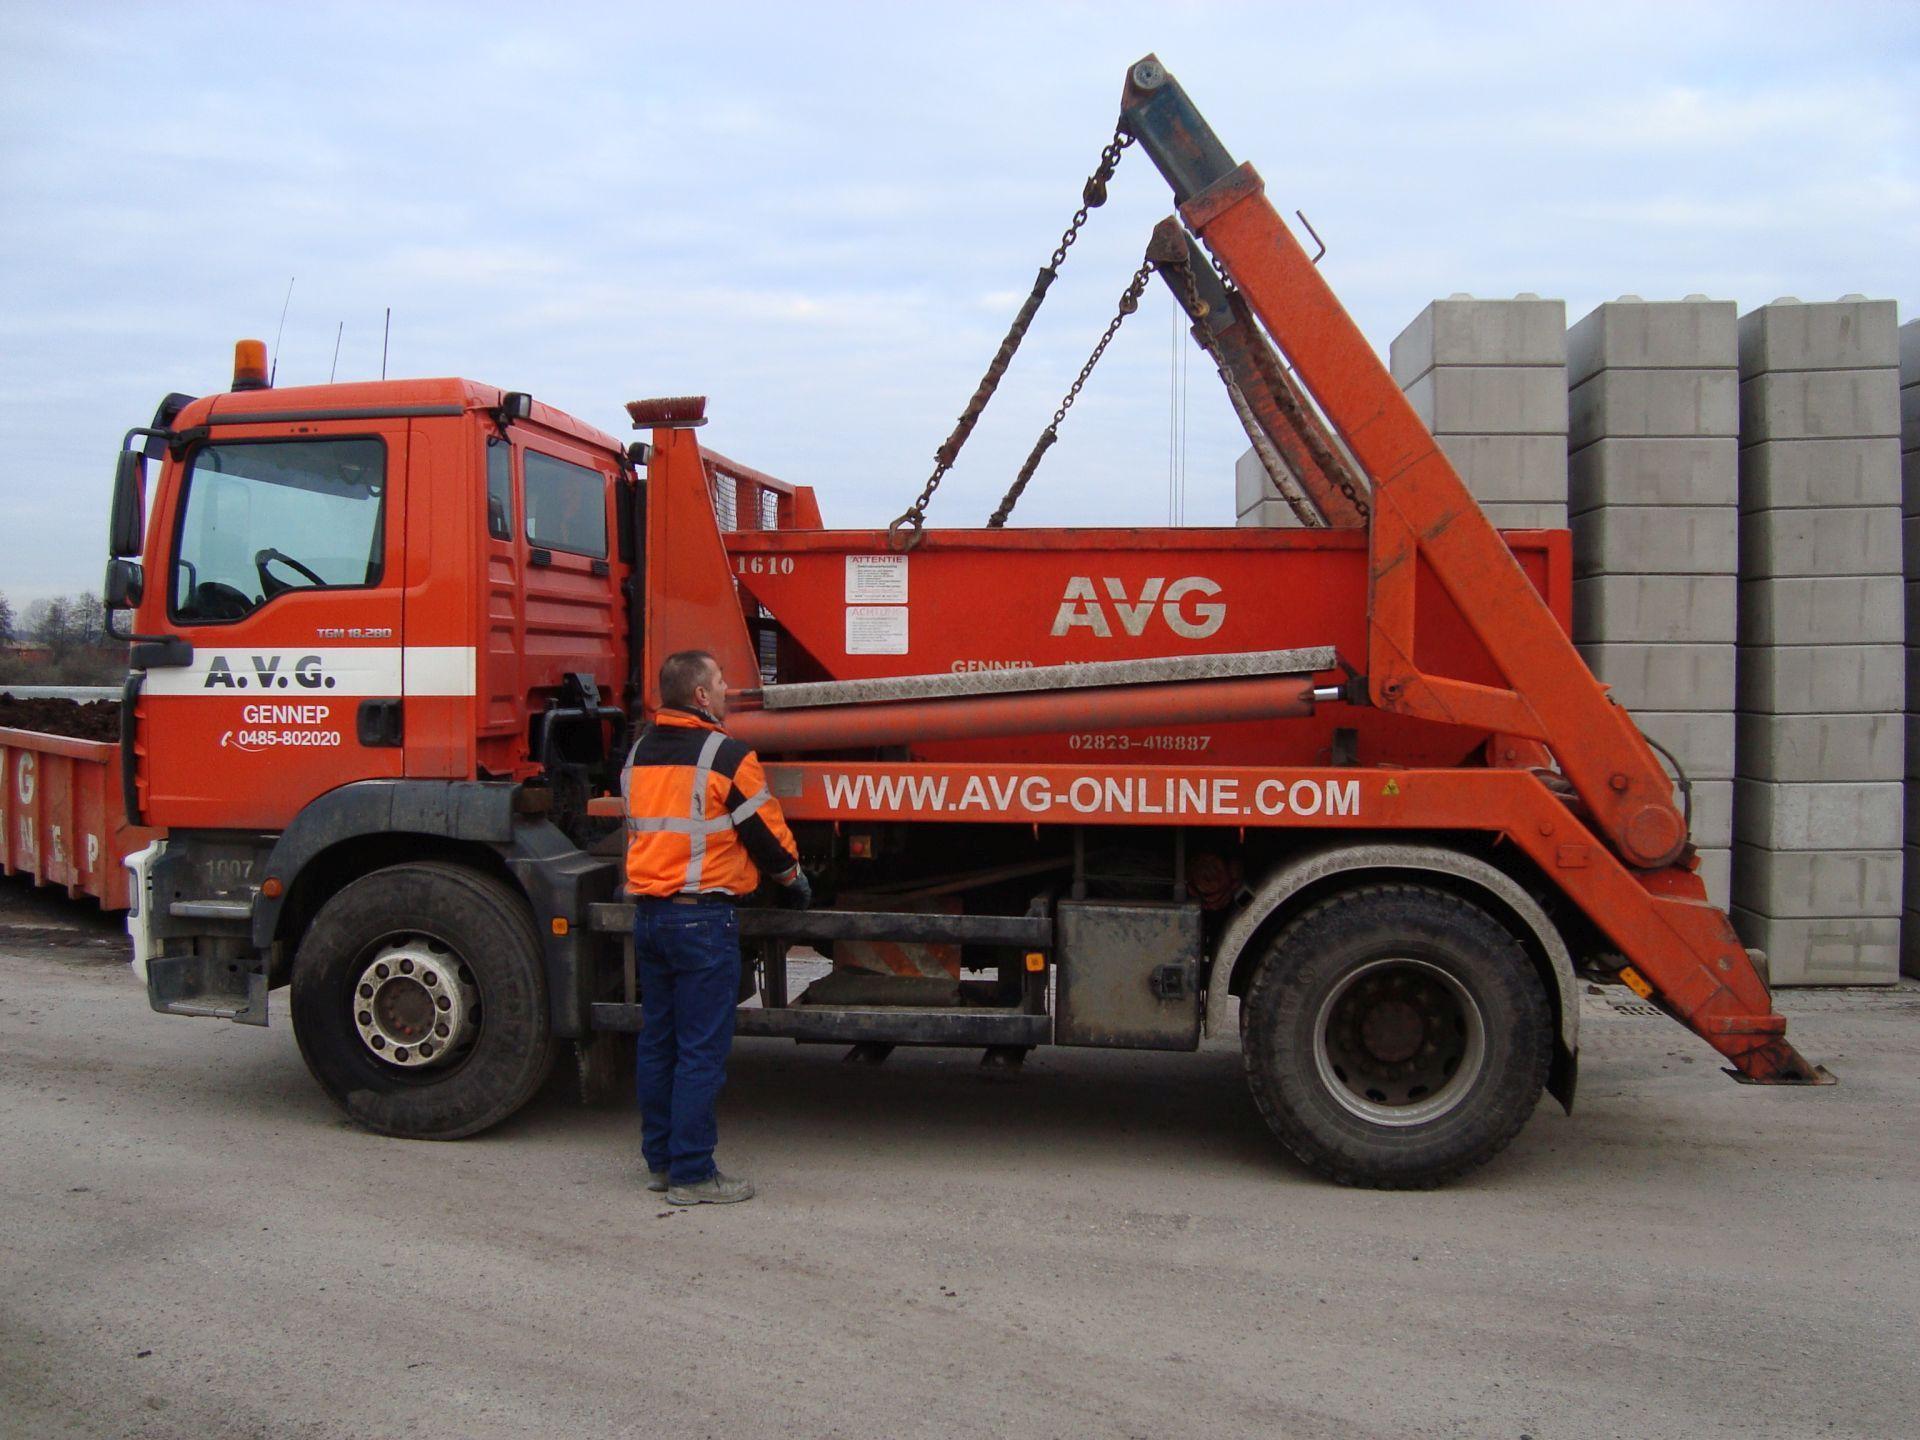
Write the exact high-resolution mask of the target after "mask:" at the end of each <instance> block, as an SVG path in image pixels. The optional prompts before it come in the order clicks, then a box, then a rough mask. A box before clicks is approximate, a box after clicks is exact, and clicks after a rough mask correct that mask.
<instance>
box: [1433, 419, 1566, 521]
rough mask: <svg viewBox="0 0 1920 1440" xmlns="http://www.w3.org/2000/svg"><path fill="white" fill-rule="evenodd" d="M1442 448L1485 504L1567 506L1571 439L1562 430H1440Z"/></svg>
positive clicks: (1469, 489) (1469, 486)
mask: <svg viewBox="0 0 1920 1440" xmlns="http://www.w3.org/2000/svg"><path fill="white" fill-rule="evenodd" d="M1435 439H1436V440H1437V442H1438V443H1439V446H1440V451H1441V453H1442V454H1444V455H1445V456H1446V457H1447V459H1448V460H1449V461H1450V462H1452V465H1453V468H1454V470H1455V471H1457V472H1458V473H1459V476H1460V478H1461V479H1462V480H1463V481H1465V482H1466V486H1467V490H1468V491H1469V492H1470V493H1471V494H1472V496H1473V498H1474V499H1476V500H1478V501H1480V502H1481V503H1482V504H1486V503H1488V502H1494V503H1497V504H1506V505H1565V504H1566V503H1567V442H1566V440H1565V439H1564V438H1562V437H1561V436H1559V435H1439V436H1436V437H1435Z"/></svg>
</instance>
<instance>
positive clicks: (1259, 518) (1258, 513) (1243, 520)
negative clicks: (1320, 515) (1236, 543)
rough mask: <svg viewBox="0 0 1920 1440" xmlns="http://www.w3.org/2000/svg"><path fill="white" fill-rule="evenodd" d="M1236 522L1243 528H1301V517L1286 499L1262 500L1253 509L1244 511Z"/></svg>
mask: <svg viewBox="0 0 1920 1440" xmlns="http://www.w3.org/2000/svg"><path fill="white" fill-rule="evenodd" d="M1234 523H1235V524H1237V525H1239V526H1240V527H1241V528H1242V529H1243V530H1244V529H1253V530H1298V529H1300V528H1301V525H1300V517H1299V516H1298V515H1295V514H1294V513H1293V507H1292V506H1291V505H1289V504H1287V502H1286V501H1284V500H1262V501H1260V502H1259V503H1258V504H1257V505H1255V506H1254V507H1253V508H1252V509H1251V510H1248V511H1245V512H1244V513H1242V514H1241V516H1240V518H1239V519H1238V520H1237V521H1235V522H1234Z"/></svg>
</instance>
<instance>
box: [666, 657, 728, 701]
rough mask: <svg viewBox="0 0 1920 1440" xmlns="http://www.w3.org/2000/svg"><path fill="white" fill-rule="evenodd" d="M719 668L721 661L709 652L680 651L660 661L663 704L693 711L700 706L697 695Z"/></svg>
mask: <svg viewBox="0 0 1920 1440" xmlns="http://www.w3.org/2000/svg"><path fill="white" fill-rule="evenodd" d="M709 667H711V669H709ZM719 668H720V662H719V661H718V660H716V659H714V658H713V653H712V652H711V651H709V650H676V651H675V652H674V653H673V654H671V655H669V656H667V658H666V659H665V660H663V661H661V662H660V703H661V704H662V705H670V706H672V707H673V708H674V709H675V710H691V709H693V708H694V707H695V704H696V703H697V702H696V701H695V700H694V698H693V692H694V691H695V690H696V689H697V688H699V687H700V686H702V685H704V684H706V683H707V678H708V676H709V675H710V674H711V673H712V671H716V670H718V669H719Z"/></svg>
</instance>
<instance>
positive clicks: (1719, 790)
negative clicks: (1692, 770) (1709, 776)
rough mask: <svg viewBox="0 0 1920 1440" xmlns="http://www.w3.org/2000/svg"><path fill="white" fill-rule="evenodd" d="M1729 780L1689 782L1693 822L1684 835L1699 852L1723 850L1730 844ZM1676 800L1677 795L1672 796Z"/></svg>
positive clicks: (1731, 787)
mask: <svg viewBox="0 0 1920 1440" xmlns="http://www.w3.org/2000/svg"><path fill="white" fill-rule="evenodd" d="M1736 783H1738V782H1736V781H1733V780H1695V781H1694V782H1693V823H1692V827H1691V829H1690V830H1689V832H1688V834H1689V836H1690V838H1691V839H1692V840H1693V843H1694V844H1695V845H1696V846H1698V847H1699V848H1700V849H1702V850H1724V849H1726V848H1727V847H1728V846H1729V845H1731V844H1733V811H1734V806H1735V804H1736V803H1737V801H1736V800H1735V798H1734V786H1735V784H1736ZM1674 798H1675V800H1678V799H1679V796H1678V794H1677V793H1676V795H1675V796H1674Z"/></svg>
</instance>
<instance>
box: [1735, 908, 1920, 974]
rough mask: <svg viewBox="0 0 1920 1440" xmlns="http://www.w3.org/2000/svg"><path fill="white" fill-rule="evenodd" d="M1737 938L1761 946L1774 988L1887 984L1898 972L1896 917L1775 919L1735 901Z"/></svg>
mask: <svg viewBox="0 0 1920 1440" xmlns="http://www.w3.org/2000/svg"><path fill="white" fill-rule="evenodd" d="M1732 919H1733V928H1734V929H1735V930H1737V931H1739V932H1740V939H1741V940H1742V941H1743V942H1744V943H1745V944H1748V945H1751V946H1753V947H1754V948H1755V949H1757V950H1764V951H1766V952H1767V964H1768V970H1769V973H1770V974H1771V976H1772V980H1773V984H1774V986H1775V988H1779V987H1783V986H1785V987H1791V986H1795V985H1891V984H1893V983H1895V982H1896V981H1897V980H1898V979H1899V977H1900V968H1899V962H1900V922H1899V921H1898V920H1881V919H1873V920H1861V919H1856V918H1853V917H1851V916H1842V917H1839V918H1836V919H1807V920H1802V919H1791V920H1786V919H1776V918H1774V917H1772V916H1767V915H1759V914H1756V913H1755V912H1753V911H1751V910H1743V909H1741V908H1740V907H1739V906H1737V905H1736V906H1735V907H1734V908H1733V911H1732Z"/></svg>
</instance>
